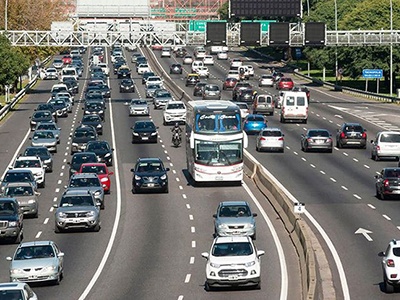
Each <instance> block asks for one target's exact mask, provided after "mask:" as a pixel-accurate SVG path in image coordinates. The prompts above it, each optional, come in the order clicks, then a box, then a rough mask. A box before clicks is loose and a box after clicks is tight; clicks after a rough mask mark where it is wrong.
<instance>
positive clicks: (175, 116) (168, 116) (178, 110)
mask: <svg viewBox="0 0 400 300" xmlns="http://www.w3.org/2000/svg"><path fill="white" fill-rule="evenodd" d="M163 118H164V125H168V124H170V123H175V122H179V123H181V122H183V123H185V122H186V106H185V104H184V103H183V102H182V101H168V103H167V105H166V106H165V108H164V113H163Z"/></svg>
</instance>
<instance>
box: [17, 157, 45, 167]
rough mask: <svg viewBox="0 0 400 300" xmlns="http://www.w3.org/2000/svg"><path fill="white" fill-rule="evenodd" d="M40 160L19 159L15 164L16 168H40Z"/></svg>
mask: <svg viewBox="0 0 400 300" xmlns="http://www.w3.org/2000/svg"><path fill="white" fill-rule="evenodd" d="M40 167H41V166H40V160H39V159H19V160H17V161H16V162H15V164H14V168H40Z"/></svg>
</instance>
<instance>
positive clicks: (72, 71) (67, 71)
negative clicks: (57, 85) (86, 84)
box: [60, 67, 79, 81]
mask: <svg viewBox="0 0 400 300" xmlns="http://www.w3.org/2000/svg"><path fill="white" fill-rule="evenodd" d="M65 76H73V77H74V78H75V79H76V80H78V79H79V74H78V71H77V70H76V68H74V67H65V68H62V69H61V78H60V80H61V81H64V77H65Z"/></svg>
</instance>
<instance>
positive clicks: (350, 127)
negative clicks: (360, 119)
mask: <svg viewBox="0 0 400 300" xmlns="http://www.w3.org/2000/svg"><path fill="white" fill-rule="evenodd" d="M344 131H350V132H353V131H355V132H363V131H364V129H363V128H362V127H361V126H360V125H347V126H345V127H344Z"/></svg>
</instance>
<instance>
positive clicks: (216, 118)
mask: <svg viewBox="0 0 400 300" xmlns="http://www.w3.org/2000/svg"><path fill="white" fill-rule="evenodd" d="M195 124H196V126H195V132H201V133H232V132H240V131H241V122H240V113H238V112H232V113H229V112H228V113H216V112H210V113H207V112H202V113H198V114H196V116H195Z"/></svg>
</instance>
